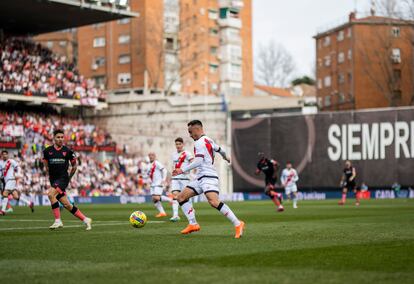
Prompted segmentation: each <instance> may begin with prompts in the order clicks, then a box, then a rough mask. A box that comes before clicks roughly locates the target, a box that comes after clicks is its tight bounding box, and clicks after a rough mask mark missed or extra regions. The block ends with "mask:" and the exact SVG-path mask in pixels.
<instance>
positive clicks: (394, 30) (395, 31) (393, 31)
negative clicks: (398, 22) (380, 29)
mask: <svg viewBox="0 0 414 284" xmlns="http://www.w3.org/2000/svg"><path fill="white" fill-rule="evenodd" d="M391 34H392V36H393V37H400V28H399V27H392V29H391Z"/></svg>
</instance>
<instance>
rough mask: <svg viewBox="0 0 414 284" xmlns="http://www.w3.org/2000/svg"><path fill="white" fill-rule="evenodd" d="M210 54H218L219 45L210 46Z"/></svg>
mask: <svg viewBox="0 0 414 284" xmlns="http://www.w3.org/2000/svg"><path fill="white" fill-rule="evenodd" d="M210 54H213V55H216V54H217V46H210Z"/></svg>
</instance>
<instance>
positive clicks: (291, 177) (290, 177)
mask: <svg viewBox="0 0 414 284" xmlns="http://www.w3.org/2000/svg"><path fill="white" fill-rule="evenodd" d="M294 176H295V173H294V172H292V173H291V174H289V175H288V177H287V179H286V184H288V183H289V182H290V181H291V180H292V179H293V177H294Z"/></svg>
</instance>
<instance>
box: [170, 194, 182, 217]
mask: <svg viewBox="0 0 414 284" xmlns="http://www.w3.org/2000/svg"><path fill="white" fill-rule="evenodd" d="M179 193H180V191H179V190H174V188H173V191H172V192H171V194H172V196H173V203H172V209H173V216H172V217H171V219H170V221H172V222H177V221H179V220H180V216H179V215H178V206H179V204H178V201H177V196H178V194H179Z"/></svg>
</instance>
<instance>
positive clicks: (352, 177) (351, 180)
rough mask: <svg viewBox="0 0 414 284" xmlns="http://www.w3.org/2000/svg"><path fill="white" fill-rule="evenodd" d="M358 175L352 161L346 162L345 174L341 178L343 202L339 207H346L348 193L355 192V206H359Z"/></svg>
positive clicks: (340, 202)
mask: <svg viewBox="0 0 414 284" xmlns="http://www.w3.org/2000/svg"><path fill="white" fill-rule="evenodd" d="M356 175H357V174H356V170H355V168H354V167H353V166H352V163H351V161H346V162H345V168H344V172H343V174H342V178H341V186H342V199H341V201H339V203H338V204H339V205H344V204H345V202H346V195H347V193H348V191H353V192H354V193H355V200H356V202H355V205H356V206H359V194H358V190H357V185H356Z"/></svg>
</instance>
